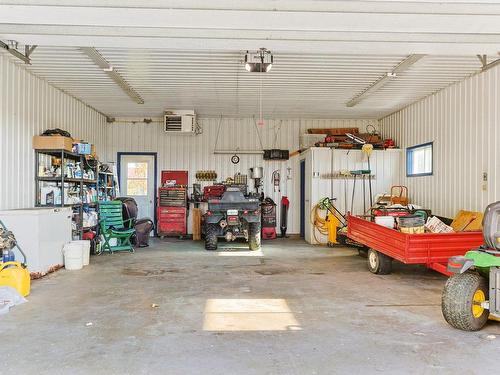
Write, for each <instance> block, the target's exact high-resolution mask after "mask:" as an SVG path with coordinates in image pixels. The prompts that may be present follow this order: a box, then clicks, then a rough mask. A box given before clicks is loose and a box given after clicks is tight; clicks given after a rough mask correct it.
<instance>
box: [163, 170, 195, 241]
mask: <svg viewBox="0 0 500 375" xmlns="http://www.w3.org/2000/svg"><path fill="white" fill-rule="evenodd" d="M187 183H188V173H187V171H162V173H161V184H162V187H160V188H159V189H158V208H157V213H156V216H157V220H158V222H157V232H158V236H160V237H165V236H179V237H182V236H185V235H187V216H188V215H187V214H188V210H187Z"/></svg>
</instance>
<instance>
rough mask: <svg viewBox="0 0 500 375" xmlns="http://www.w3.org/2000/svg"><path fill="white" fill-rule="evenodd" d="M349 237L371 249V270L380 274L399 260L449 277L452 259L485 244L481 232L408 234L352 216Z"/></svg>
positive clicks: (349, 218)
mask: <svg viewBox="0 0 500 375" xmlns="http://www.w3.org/2000/svg"><path fill="white" fill-rule="evenodd" d="M347 236H348V237H349V238H350V239H352V240H354V241H356V242H359V243H361V244H363V245H365V246H366V247H368V248H370V250H369V254H368V268H369V269H370V271H372V272H373V273H378V274H387V273H390V271H391V263H392V260H393V259H396V260H398V261H400V262H402V263H405V264H424V265H426V266H427V267H429V268H431V269H433V270H435V271H438V272H440V273H442V274H444V275H448V276H449V275H450V273H449V272H448V271H447V270H446V265H447V263H448V259H449V258H450V257H452V256H454V255H464V254H465V253H466V252H467V251H469V250H470V249H473V248H477V247H478V246H480V245H482V244H483V242H484V240H483V234H482V232H456V233H425V234H407V233H402V232H399V231H397V230H394V229H390V228H386V227H383V226H382V225H378V224H375V223H372V222H371V221H368V220H365V219H360V218H358V217H355V216H351V215H349V217H348V218H347ZM372 268H373V269H372ZM374 270H378V271H379V272H374Z"/></svg>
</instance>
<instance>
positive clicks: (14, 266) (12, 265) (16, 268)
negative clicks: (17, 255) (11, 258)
mask: <svg viewBox="0 0 500 375" xmlns="http://www.w3.org/2000/svg"><path fill="white" fill-rule="evenodd" d="M0 286H11V287H12V288H14V289H16V290H17V291H18V292H19V294H21V295H22V296H24V297H26V296H27V295H28V294H30V288H31V279H30V273H29V271H28V269H27V268H25V267H23V266H22V265H21V263H19V262H4V263H0Z"/></svg>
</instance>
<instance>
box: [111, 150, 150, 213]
mask: <svg viewBox="0 0 500 375" xmlns="http://www.w3.org/2000/svg"><path fill="white" fill-rule="evenodd" d="M155 173H156V171H155V165H154V156H153V155H120V192H121V195H122V196H124V197H131V198H134V199H135V201H136V202H137V206H138V208H139V212H138V214H137V218H138V219H141V218H144V217H149V218H150V219H151V220H154V216H155V214H154V206H155V205H154V200H155V186H154V180H155Z"/></svg>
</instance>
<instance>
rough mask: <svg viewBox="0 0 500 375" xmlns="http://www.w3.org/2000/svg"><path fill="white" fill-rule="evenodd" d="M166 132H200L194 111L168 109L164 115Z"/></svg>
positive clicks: (187, 133)
mask: <svg viewBox="0 0 500 375" xmlns="http://www.w3.org/2000/svg"><path fill="white" fill-rule="evenodd" d="M164 126H165V133H168V134H184V135H193V134H199V129H198V124H197V123H196V115H195V113H194V111H167V112H165V116H164Z"/></svg>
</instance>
